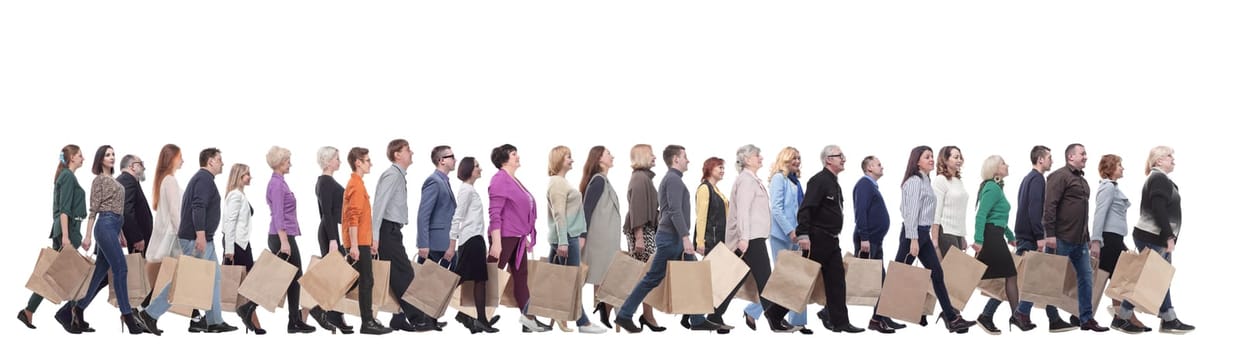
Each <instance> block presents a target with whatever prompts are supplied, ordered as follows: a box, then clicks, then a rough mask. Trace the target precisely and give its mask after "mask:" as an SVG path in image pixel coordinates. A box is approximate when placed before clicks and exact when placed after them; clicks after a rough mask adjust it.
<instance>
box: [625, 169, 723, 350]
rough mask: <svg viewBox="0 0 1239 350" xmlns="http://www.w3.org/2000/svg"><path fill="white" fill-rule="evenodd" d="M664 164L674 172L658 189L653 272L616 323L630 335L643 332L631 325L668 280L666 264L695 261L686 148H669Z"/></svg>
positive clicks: (706, 326)
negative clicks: (647, 302) (639, 309)
mask: <svg viewBox="0 0 1239 350" xmlns="http://www.w3.org/2000/svg"><path fill="white" fill-rule="evenodd" d="M663 161H664V162H666V163H667V167H669V168H671V169H670V170H668V171H667V175H665V176H663V180H662V183H660V184H659V185H658V210H659V217H658V233H656V234H655V235H654V242H655V243H656V244H657V246H658V249H657V250H655V251H654V257H653V260H651V261H650V271H649V272H647V273H646V274H645V277H644V278H642V279H641V282H640V283H638V284H637V286H636V287H635V288H633V290H632V294H629V295H628V299H627V300H624V305H623V306H622V307H620V311H619V314H618V315H617V316H616V319H615V324H616V325H618V326H620V327H623V328H624V330H626V331H628V332H629V333H638V332H641V327H639V326H637V325H636V324H634V323H632V315H633V313H635V312H636V311H637V307H638V306H641V302H642V301H644V300H645V296H646V295H649V294H650V291H651V290H653V289H654V287H657V286H658V284H659V283H662V281H663V277H666V276H667V261H669V260H689V261H694V260H696V255H694V254H696V251H695V250H693V242H692V239H693V237H692V231H690V230H689V228H690V227H689V222H690V220H689V215H690V214H689V213H690V212H691V211H690V208H689V199H690V197H689V195H688V187H685V186H684V172H685V171H687V170H688V155H687V154H686V153H685V152H684V147H683V146H677V145H669V146H667V148H666V149H664V150H663ZM689 323H690V324H691V325H692V327H691V328H692V329H693V330H703V331H713V330H717V329H720V326H719V325H718V324H716V323H714V322H710V321H708V320H706V318H705V317H704V316H702V315H691V316H690V317H689Z"/></svg>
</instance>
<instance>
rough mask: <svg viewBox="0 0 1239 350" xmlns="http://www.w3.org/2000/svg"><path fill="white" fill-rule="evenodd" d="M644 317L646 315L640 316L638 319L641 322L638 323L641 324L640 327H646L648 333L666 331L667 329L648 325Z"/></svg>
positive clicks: (648, 322)
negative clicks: (648, 330)
mask: <svg viewBox="0 0 1239 350" xmlns="http://www.w3.org/2000/svg"><path fill="white" fill-rule="evenodd" d="M645 317H646V315H645V314H641V317H640V320H641V321H640V323H641V327H646V328H649V329H650V331H652V332H654V333H658V332H662V331H665V330H667V327H660V326H656V325H654V324H653V323H650V321H647V320H646V319H645ZM650 317H653V316H650Z"/></svg>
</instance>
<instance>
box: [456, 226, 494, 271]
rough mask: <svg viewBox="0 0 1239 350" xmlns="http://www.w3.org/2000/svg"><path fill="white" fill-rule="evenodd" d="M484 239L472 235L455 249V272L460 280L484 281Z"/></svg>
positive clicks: (485, 251)
mask: <svg viewBox="0 0 1239 350" xmlns="http://www.w3.org/2000/svg"><path fill="white" fill-rule="evenodd" d="M487 253H488V252H487V250H486V239H485V238H482V236H473V237H472V238H469V240H467V241H465V244H464V245H461V246H460V249H457V250H456V264H455V271H453V272H455V273H456V274H458V275H460V281H461V282H464V281H475V282H483V281H486V255H487Z"/></svg>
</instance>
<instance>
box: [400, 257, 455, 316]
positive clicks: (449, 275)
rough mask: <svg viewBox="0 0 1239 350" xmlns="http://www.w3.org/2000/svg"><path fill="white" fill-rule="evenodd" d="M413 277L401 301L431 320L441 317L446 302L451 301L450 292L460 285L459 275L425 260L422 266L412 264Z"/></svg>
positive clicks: (445, 307)
mask: <svg viewBox="0 0 1239 350" xmlns="http://www.w3.org/2000/svg"><path fill="white" fill-rule="evenodd" d="M413 276H415V277H414V278H413V283H411V284H410V285H409V288H408V289H406V290H405V292H404V295H403V296H401V299H403V300H404V301H405V302H407V303H409V304H410V305H413V307H416V308H417V309H418V310H421V311H422V312H424V313H426V315H428V316H430V317H431V318H439V317H442V316H443V313H444V312H445V311H446V310H447V304H448V301H449V300H451V299H452V292H453V291H455V290H456V285H457V284H460V275H457V274H456V273H455V272H452V270H448V269H447V268H445V267H443V266H441V265H439V264H438V263H436V262H434V261H431V260H426V262H425V263H423V264H413Z"/></svg>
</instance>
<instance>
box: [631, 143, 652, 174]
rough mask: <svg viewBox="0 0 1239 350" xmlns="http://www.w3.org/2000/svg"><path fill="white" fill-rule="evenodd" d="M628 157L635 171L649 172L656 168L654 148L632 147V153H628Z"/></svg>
mask: <svg viewBox="0 0 1239 350" xmlns="http://www.w3.org/2000/svg"><path fill="white" fill-rule="evenodd" d="M628 156H629V159H630V160H631V161H632V168H633V169H634V170H648V169H650V168H653V167H654V148H653V147H650V145H648V144H644V143H642V144H637V145H635V146H632V151H630V152H628Z"/></svg>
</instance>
